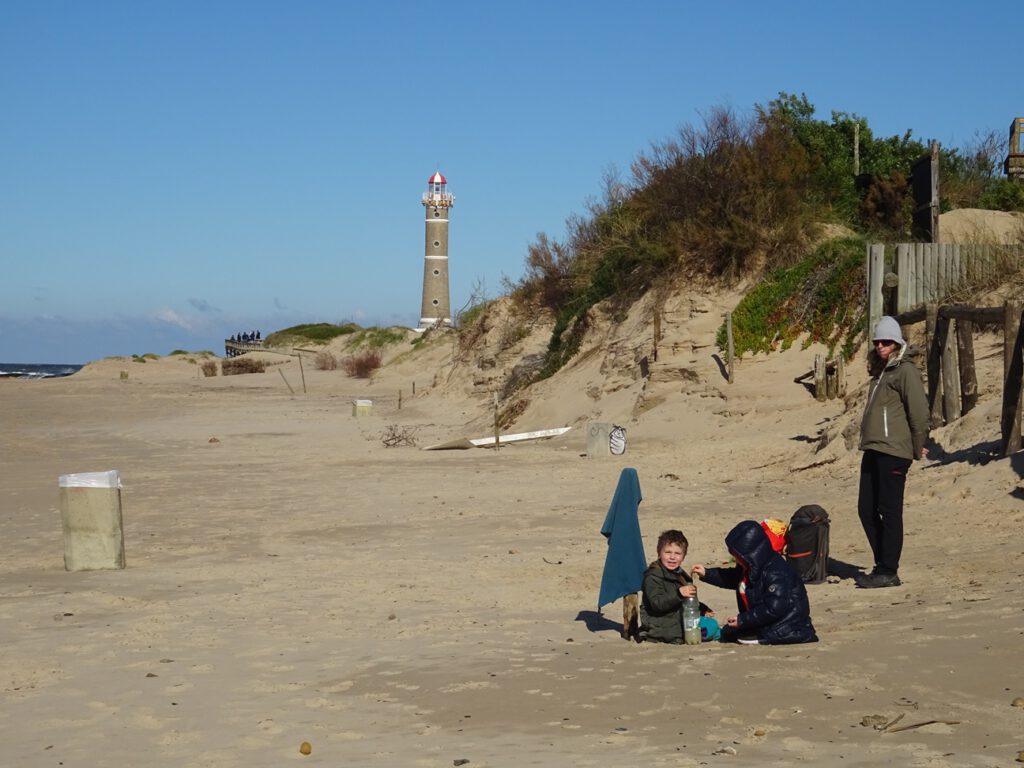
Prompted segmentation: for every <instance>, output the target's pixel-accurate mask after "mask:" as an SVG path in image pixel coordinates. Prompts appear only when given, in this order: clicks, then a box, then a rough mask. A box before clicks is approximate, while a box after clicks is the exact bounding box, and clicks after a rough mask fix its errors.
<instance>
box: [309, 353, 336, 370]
mask: <svg viewBox="0 0 1024 768" xmlns="http://www.w3.org/2000/svg"><path fill="white" fill-rule="evenodd" d="M313 365H314V367H315V368H316V369H317V370H318V371H335V370H337V369H338V358H336V357H335V356H334V355H332V354H331V353H330V352H317V353H316V357H314V358H313Z"/></svg>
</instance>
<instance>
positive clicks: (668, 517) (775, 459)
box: [0, 296, 1024, 768]
mask: <svg viewBox="0 0 1024 768" xmlns="http://www.w3.org/2000/svg"><path fill="white" fill-rule="evenodd" d="M734 300H735V297H733V296H722V297H720V298H716V299H694V298H692V297H690V298H682V297H680V298H679V299H678V300H677V301H676V302H675V304H673V305H672V306H670V307H669V310H671V311H669V312H666V317H667V318H669V319H668V320H667V321H666V327H667V329H666V338H665V340H664V341H663V342H662V346H661V351H660V354H659V358H658V361H657V362H656V363H655V364H654V365H653V367H652V370H651V376H650V377H649V379H647V380H644V379H643V378H641V377H640V376H639V375H638V374H637V372H636V370H635V369H636V365H635V355H633V352H635V351H636V350H637V349H639V348H640V347H641V346H642V343H641V341H639V339H640V331H639V330H637V329H639V328H640V326H641V324H642V318H641V314H639V313H640V312H641V311H642V308H639V309H638V310H637V314H635V315H631V318H630V320H628V321H627V322H626V323H623V324H620V325H617V326H616V327H615V328H614V329H612V328H611V326H608V327H607V328H606V329H605V331H604V334H605V335H604V336H602V335H601V333H600V332H599V333H596V334H595V339H596V340H595V342H594V343H595V345H599V348H597V347H595V350H591V351H588V350H584V351H583V352H582V353H581V355H580V357H579V359H578V360H577V361H576V362H575V363H574V364H573V366H572V367H571V368H570V369H568V370H566V371H564V372H563V373H561V374H559V376H556V377H554V378H553V379H550V380H548V381H546V382H544V383H543V384H541V385H539V386H538V387H535V388H534V390H535V391H534V392H532V394H531V401H530V403H529V404H528V405H527V406H526V407H525V410H524V412H523V415H522V416H521V417H520V418H519V420H518V421H517V422H516V426H515V428H514V429H513V430H512V431H517V432H518V431H525V430H529V429H540V428H546V427H558V426H571V427H572V429H570V430H569V432H567V433H566V434H565V435H563V436H561V437H558V438H555V439H551V440H546V441H537V442H529V443H522V444H518V445H510V446H507V447H504V448H502V449H501V450H499V451H494V450H485V449H474V450H468V451H443V452H434V451H422V450H419V449H418V448H416V447H411V446H405V447H394V448H387V447H385V446H384V445H383V443H382V441H381V435H382V433H384V431H385V430H386V429H387V427H388V426H389V425H399V426H401V427H403V428H409V429H410V430H413V431H414V432H415V436H416V440H417V443H418V445H419V446H424V445H428V444H430V443H435V442H441V441H444V440H448V439H452V438H457V437H479V436H484V435H487V434H489V429H490V427H489V424H490V419H491V415H490V410H489V407H490V402H491V399H490V398H491V395H490V394H489V393H488V391H487V388H488V384H487V382H486V381H483V380H482V379H481V377H482V376H483V375H484V374H482V373H481V371H482V370H484V369H483V368H480V367H479V366H471V365H470V364H469V363H466V364H465V365H463V366H461V367H460V366H455V365H453V364H452V362H451V354H452V345H451V343H450V342H448V341H444V340H440V341H438V342H436V343H435V344H434V345H433V347H431V346H429V345H427V347H428V348H427V349H423V350H420V351H419V352H417V353H416V354H408V353H404V354H403V355H400V356H395V357H394V358H393V360H392V362H390V363H389V364H388V365H386V366H385V367H384V368H383V369H382V370H381V371H380V372H379V373H378V375H377V376H376V377H375V378H374V379H373V380H372V381H369V382H367V381H359V380H355V379H350V378H347V377H345V375H344V374H343V373H342V372H341V371H316V370H311V367H309V366H308V365H307V367H306V368H305V369H304V371H303V373H304V375H305V379H306V389H307V391H306V392H302V389H301V385H300V383H299V382H300V372H299V369H298V366H297V363H296V362H295V360H294V359H293V358H282V359H285V360H287V362H284V363H281V364H280V365H275V366H273V367H272V368H270V369H268V370H267V371H266V372H265V373H261V374H250V375H241V376H231V377H220V376H218V377H215V378H204V377H200V376H199V375H198V370H197V367H196V366H195V365H194V364H190V363H189V362H187V361H186V360H185V359H184V358H183V357H180V356H179V357H172V358H162V359H160V360H155V361H150V362H148V363H145V364H139V363H132V362H131V361H130V360H125V359H110V360H105V361H101V362H98V363H94V364H91V365H89V366H87V367H86V368H85V369H83V370H82V371H81V372H80V373H78V374H76V375H74V376H71V377H68V378H64V379H53V380H46V381H5V382H2V383H0V417H2V424H3V427H4V428H3V430H2V431H0V451H2V455H3V457H4V458H3V462H2V463H0V498H2V501H3V504H2V511H3V514H2V517H0V534H2V541H3V542H4V556H3V558H2V561H0V647H2V648H3V653H2V655H0V681H2V689H3V706H2V707H0V745H2V747H0V765H4V766H18V767H21V766H31V767H35V766H90V767H99V766H125V765H146V766H168V767H170V766H175V767H180V766H188V767H193V766H196V767H198V766H225V767H228V766H247V767H253V766H280V765H287V764H292V763H301V764H303V765H309V766H314V765H324V766H342V765H353V766H354V765H360V766H371V765H376V766H438V767H440V766H451V765H467V766H469V767H470V768H483V767H485V766H551V767H552V768H553V767H555V766H558V767H559V768H564V766H570V765H571V766H598V765H602V766H603V765H622V766H634V765H637V766H639V765H645V766H701V765H716V766H734V765H737V766H738V765H758V764H770V765H857V766H872V765H907V766H1007V765H1010V764H1012V763H1013V762H1014V760H1015V759H1016V758H1017V755H1018V752H1019V751H1020V750H1024V736H1022V734H1024V708H1021V707H1015V706H1013V705H1012V702H1013V701H1014V699H1015V698H1017V697H1020V696H1024V674H1022V673H1021V671H1020V659H1021V649H1022V648H1024V610H1022V609H1024V591H1022V590H1021V589H1020V587H1019V585H1020V583H1021V578H1022V576H1024V560H1022V558H1021V545H1020V542H1021V533H1020V532H1021V529H1022V525H1024V503H1022V499H1024V481H1022V475H1024V458H1022V455H1021V454H1017V455H1016V456H1013V457H1010V458H1005V459H1004V458H998V455H997V454H998V440H999V393H1000V391H1001V376H1002V373H1001V371H1002V357H1001V355H1002V352H1001V337H1000V336H996V335H995V334H980V335H978V336H977V337H976V339H975V348H976V352H977V355H978V361H979V362H978V365H979V375H980V376H981V377H982V383H981V401H980V404H979V406H978V408H976V409H975V411H973V412H972V413H971V414H969V415H968V416H967V417H965V418H964V419H961V420H959V421H957V422H955V423H954V424H951V425H949V426H946V427H943V428H941V429H938V430H936V431H935V432H934V433H933V437H934V438H935V443H936V449H935V451H934V452H933V455H932V458H931V459H929V460H928V461H927V462H924V463H918V464H916V465H915V467H914V469H913V470H912V472H911V476H910V479H909V481H908V488H907V500H906V509H907V514H906V519H907V538H906V546H905V550H904V551H905V554H904V564H903V567H902V569H901V576H902V577H903V580H904V584H903V586H901V587H898V588H893V589H884V590H861V589H858V588H856V587H855V585H854V582H853V578H852V577H853V575H854V574H856V573H857V572H858V569H859V568H863V567H865V566H870V565H871V563H870V554H869V553H868V551H867V547H866V543H865V541H864V537H863V533H862V531H861V529H860V525H859V522H858V520H857V515H856V508H855V507H856V484H857V473H858V466H859V458H860V457H859V452H858V451H857V450H856V446H855V444H854V445H853V446H852V448H851V447H848V446H847V444H846V441H845V440H844V438H843V432H844V431H845V432H846V433H847V435H850V434H851V433H850V425H851V424H852V425H854V431H855V425H856V422H857V417H858V415H859V412H860V409H861V408H862V407H863V400H862V394H863V393H862V391H863V389H864V385H865V381H866V373H865V372H864V371H863V370H862V369H863V365H862V364H860V363H854V364H851V366H850V368H851V370H850V384H849V394H848V395H847V398H846V399H845V400H833V401H827V402H817V401H815V400H814V398H813V397H812V396H811V395H810V394H809V392H808V390H807V388H806V387H804V386H802V385H799V384H796V383H794V381H793V380H794V378H795V377H797V376H799V375H800V374H802V373H804V372H805V371H807V370H808V369H809V368H810V367H811V365H812V361H813V356H814V354H815V352H816V351H821V350H820V349H815V348H813V347H811V348H808V349H796V348H794V349H791V350H788V351H786V352H782V353H777V354H773V355H771V356H764V355H761V356H758V357H752V358H747V359H744V360H743V361H741V363H740V365H739V367H738V370H737V377H736V381H735V383H733V384H731V385H730V384H728V383H727V382H726V381H725V379H724V378H723V376H722V375H721V370H720V368H719V366H718V364H717V362H716V361H715V359H714V357H713V355H714V354H715V352H716V350H715V348H714V347H713V346H712V342H713V338H714V330H715V327H716V326H717V323H718V322H720V320H719V318H720V313H721V311H724V309H725V308H728V306H729V305H730V302H732V301H734ZM543 338H544V335H543V333H541V332H538V335H537V336H536V338H535V339H534V340H533V341H531V340H530V339H527V340H524V341H523V342H522V344H523V345H526V346H528V345H529V344H531V343H535V344H540V343H542V342H543ZM523 348H524V347H521V348H519V349H517V350H515V352H516V353H517V354H518V353H520V352H522V351H523ZM125 370H126V371H128V372H129V376H128V378H127V379H126V380H122V379H121V377H120V373H121V371H125ZM278 370H281V371H282V372H283V373H284V376H285V378H287V380H288V382H289V383H290V384H291V385H292V387H293V388H294V389H295V390H296V392H295V393H294V394H293V393H291V392H290V391H289V390H288V388H287V387H286V386H285V383H284V381H283V380H282V377H281V375H280V374H279V373H278ZM413 382H415V383H416V394H415V395H413V394H412V385H413ZM400 391H401V392H402V403H401V409H399V407H398V405H399V403H398V399H399V397H398V395H399V392H400ZM354 398H367V399H372V401H373V403H374V405H373V413H372V414H371V415H369V416H366V417H360V418H354V417H353V415H352V408H351V401H352V400H353V399H354ZM590 420H604V421H611V422H614V423H618V424H621V425H623V426H625V427H626V428H627V433H628V448H627V451H626V454H625V455H624V456H621V457H607V458H588V457H587V456H586V453H585V436H584V432H585V425H586V423H587V422H588V421H590ZM826 443H827V444H826ZM623 467H635V468H636V469H637V470H638V473H639V477H640V484H641V489H642V492H643V497H644V500H643V502H642V504H641V506H640V523H641V527H642V530H643V533H644V540H645V547H646V552H647V556H648V559H653V558H654V557H655V551H654V541H655V539H656V538H657V535H658V533H659V532H660V531H661V530H663V529H665V528H668V527H679V528H682V529H683V530H684V531H685V533H686V534H687V536H688V537H689V539H690V552H689V554H688V556H687V559H686V562H687V564H689V563H693V562H706V563H709V564H715V563H718V562H721V561H722V560H724V559H725V558H726V557H727V553H726V552H725V549H724V545H723V537H724V535H725V533H726V532H727V531H728V530H729V529H730V528H732V526H733V525H735V524H736V523H737V522H739V521H740V520H743V519H755V520H760V519H762V518H765V517H779V518H783V519H788V517H789V515H790V514H792V512H793V511H794V510H795V509H796V508H797V507H798V506H800V505H802V504H807V503H817V504H821V505H822V506H824V507H825V508H826V509H827V510H828V512H829V513H830V515H831V518H832V527H831V554H832V558H833V560H834V562H833V566H832V572H833V574H834V575H833V576H832V577H831V578H830V579H829V582H828V583H825V584H821V585H813V586H810V587H809V588H808V589H809V593H810V598H811V606H812V616H813V620H814V623H815V626H816V628H817V631H818V635H819V636H820V638H821V642H819V643H817V644H813V645H804V646H791V647H739V646H730V645H721V644H713V643H712V644H705V645H700V646H693V647H677V646H665V645H657V644H635V643H632V642H627V641H624V640H623V639H621V637H620V636H619V629H620V627H621V618H622V614H621V604H620V603H614V604H612V605H610V606H606V607H605V608H604V611H603V614H599V613H598V612H597V605H596V601H597V594H598V586H599V584H600V578H601V572H602V568H603V564H604V556H605V551H606V544H605V541H604V539H603V538H602V537H601V535H600V533H599V530H600V526H601V524H602V522H603V520H604V516H605V513H606V512H607V510H608V505H609V502H610V500H611V496H612V493H613V492H614V489H615V485H616V482H617V479H618V475H619V472H620V470H621V469H622V468H623ZM108 469H117V470H119V472H120V473H121V477H122V481H123V485H124V488H123V491H122V500H123V510H124V532H125V547H126V555H127V568H126V569H124V570H111V571H93V572H76V573H69V572H66V571H65V570H64V563H63V544H62V532H61V520H60V512H59V507H58V493H57V491H58V489H57V478H58V476H59V475H61V474H66V473H73V472H90V471H100V470H108ZM701 598H702V599H703V600H704V601H705V602H707V603H708V604H710V605H711V606H712V607H713V608H716V609H717V610H718V611H719V615H720V616H726V615H730V614H729V612H730V611H732V610H733V607H734V602H733V596H732V594H731V593H729V592H726V591H724V590H717V589H715V588H713V587H710V586H705V587H703V588H702V591H701ZM872 715H877V716H880V718H881V719H879V720H878V722H879V723H881V724H884V723H887V722H892V721H893V720H895V719H896V718H900V717H902V719H901V720H900V721H899V724H898V725H897V726H893V727H892V728H891V729H890V731H888V732H883V731H881V730H879V729H876V728H875V727H873V726H872V725H871V724H870V721H865V720H864V718H866V717H869V716H872ZM928 721H941V722H934V723H932V724H930V725H920V724H921V723H926V722H928ZM864 722H868V723H869V724H867V725H865V724H863V723H864ZM915 725H916V726H919V727H912V728H908V729H906V730H896V729H897V728H899V727H902V726H915ZM303 742H309V744H310V745H311V746H312V751H311V754H309V755H308V756H306V755H303V754H301V753H300V751H299V747H300V745H301V744H302V743H303Z"/></svg>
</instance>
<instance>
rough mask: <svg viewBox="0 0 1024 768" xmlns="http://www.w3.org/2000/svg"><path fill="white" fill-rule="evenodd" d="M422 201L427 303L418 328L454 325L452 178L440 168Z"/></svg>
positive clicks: (421, 312)
mask: <svg viewBox="0 0 1024 768" xmlns="http://www.w3.org/2000/svg"><path fill="white" fill-rule="evenodd" d="M422 202H423V207H424V208H425V209H426V212H427V219H426V239H425V243H424V246H425V247H424V256H423V303H422V304H421V307H420V325H419V328H418V329H417V330H420V331H425V330H426V329H427V328H432V327H434V326H435V325H448V326H450V325H451V324H452V315H451V304H450V302H449V298H448V211H450V210H451V208H452V206H453V205H455V195H453V194H451V193H450V192H449V191H448V181H447V179H445V177H444V176H442V175H441V172H440V171H438V172H436V173H435V174H434V175H433V176H431V177H430V178H429V179H427V191H426V192H424V193H423V201H422Z"/></svg>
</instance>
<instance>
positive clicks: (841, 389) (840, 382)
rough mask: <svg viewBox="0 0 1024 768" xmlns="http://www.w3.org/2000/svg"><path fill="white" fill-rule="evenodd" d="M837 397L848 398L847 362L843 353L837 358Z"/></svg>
mask: <svg viewBox="0 0 1024 768" xmlns="http://www.w3.org/2000/svg"><path fill="white" fill-rule="evenodd" d="M836 397H846V361H845V360H843V353H842V352H840V353H839V356H838V357H837V358H836Z"/></svg>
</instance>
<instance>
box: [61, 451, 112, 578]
mask: <svg viewBox="0 0 1024 768" xmlns="http://www.w3.org/2000/svg"><path fill="white" fill-rule="evenodd" d="M58 485H59V486H60V516H61V523H62V525H63V528H64V569H65V570H67V571H97V570H104V569H114V568H124V528H123V525H122V520H121V477H120V475H119V473H118V471H117V470H116V469H112V470H110V471H109V472H82V473H79V474H75V475H61V476H60V479H59V481H58Z"/></svg>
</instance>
